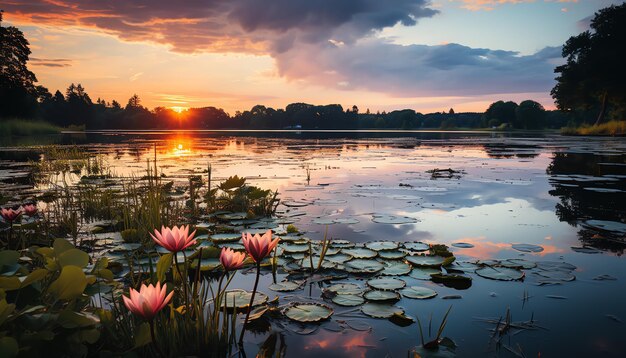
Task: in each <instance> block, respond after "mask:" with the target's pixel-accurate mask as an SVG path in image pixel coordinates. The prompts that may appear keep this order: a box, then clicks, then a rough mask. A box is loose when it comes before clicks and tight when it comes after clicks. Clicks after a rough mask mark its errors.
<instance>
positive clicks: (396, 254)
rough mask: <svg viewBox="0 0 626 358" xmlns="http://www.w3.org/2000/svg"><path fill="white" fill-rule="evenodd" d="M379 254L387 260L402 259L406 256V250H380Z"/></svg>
mask: <svg viewBox="0 0 626 358" xmlns="http://www.w3.org/2000/svg"><path fill="white" fill-rule="evenodd" d="M378 256H380V257H381V258H383V259H387V260H400V259H402V258H404V257H405V256H406V252H402V251H398V250H385V251H378Z"/></svg>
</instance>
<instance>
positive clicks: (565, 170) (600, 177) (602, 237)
mask: <svg viewBox="0 0 626 358" xmlns="http://www.w3.org/2000/svg"><path fill="white" fill-rule="evenodd" d="M610 163H614V164H621V165H611V164H610ZM625 163H626V155H619V156H602V155H595V154H592V153H559V152H557V153H554V158H553V160H552V163H551V164H550V165H549V166H548V168H547V170H546V172H547V174H549V175H554V176H556V177H553V178H551V179H550V183H551V184H552V185H553V187H554V189H553V190H551V191H550V192H549V193H550V195H553V196H556V197H558V198H559V199H560V202H559V203H558V204H557V205H556V215H557V216H558V217H559V219H560V220H561V221H565V222H567V223H568V224H570V225H572V226H578V227H579V228H580V231H579V232H578V235H579V237H580V239H581V240H582V241H583V242H584V243H585V244H588V245H592V246H594V247H598V248H603V249H610V250H611V251H616V252H623V250H624V243H626V238H625V237H624V234H619V233H615V232H609V231H606V230H602V229H599V228H591V227H585V226H581V224H583V223H584V222H585V221H587V220H606V221H615V222H621V223H624V222H626V178H616V177H612V175H616V176H620V175H625V174H626V166H625V165H624V164H625ZM607 164H608V165H607ZM592 177H595V178H592ZM607 179H608V180H607ZM586 188H587V189H586ZM589 188H597V189H599V190H603V189H608V190H621V191H620V192H616V191H613V192H601V191H594V190H589Z"/></svg>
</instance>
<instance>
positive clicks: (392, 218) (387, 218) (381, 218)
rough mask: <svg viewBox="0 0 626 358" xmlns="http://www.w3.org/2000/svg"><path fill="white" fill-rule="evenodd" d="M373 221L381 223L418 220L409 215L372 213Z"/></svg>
mask: <svg viewBox="0 0 626 358" xmlns="http://www.w3.org/2000/svg"><path fill="white" fill-rule="evenodd" d="M372 221H373V222H375V223H379V224H396V225H399V224H414V223H416V222H417V221H418V220H417V219H415V218H410V217H408V216H397V215H387V214H380V215H379V214H375V215H372Z"/></svg>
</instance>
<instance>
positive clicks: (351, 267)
mask: <svg viewBox="0 0 626 358" xmlns="http://www.w3.org/2000/svg"><path fill="white" fill-rule="evenodd" d="M383 268H384V265H383V264H382V263H380V262H378V261H375V260H360V259H358V260H352V261H348V262H346V264H345V269H346V271H348V272H351V273H375V272H378V271H382V269H383Z"/></svg>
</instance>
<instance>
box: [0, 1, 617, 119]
mask: <svg viewBox="0 0 626 358" xmlns="http://www.w3.org/2000/svg"><path fill="white" fill-rule="evenodd" d="M622 1H623V0H432V1H429V0H384V1H383V0H315V1H311V0H187V1H171V0H136V1H132V0H75V1H68V0H3V3H2V4H0V8H2V9H3V10H4V11H5V14H4V23H3V26H6V25H13V26H17V27H19V28H20V29H21V30H22V31H23V32H24V33H25V35H26V37H27V39H28V40H29V41H30V44H31V50H32V55H31V61H30V62H29V66H30V68H31V70H32V71H34V72H35V74H36V75H37V78H38V80H39V83H40V84H42V85H43V86H45V87H47V88H48V89H49V90H50V91H51V92H54V91H56V90H57V89H59V90H61V92H64V91H65V89H66V88H67V87H68V85H69V84H70V83H81V84H82V85H83V87H85V89H86V90H87V92H88V93H89V95H90V96H91V97H92V99H93V100H94V101H95V99H96V98H102V99H105V100H107V101H111V100H113V99H115V100H117V101H119V102H120V103H122V105H124V104H125V103H126V102H127V101H128V98H130V97H131V96H132V95H133V94H134V93H137V94H138V95H139V97H140V98H141V99H142V104H143V105H144V106H147V107H149V108H153V107H157V106H165V107H172V108H177V109H184V108H189V107H203V106H215V107H219V108H223V109H224V110H226V111H227V112H229V113H231V114H234V113H235V111H243V110H247V109H250V108H251V107H253V106H254V105H257V104H263V105H266V106H271V107H274V108H284V107H285V106H286V105H287V104H289V103H293V102H306V103H311V104H331V103H339V104H341V105H343V106H344V108H349V107H350V108H351V107H352V106H353V105H357V106H358V107H359V108H360V109H361V110H362V111H364V110H365V109H366V108H367V109H370V110H371V111H390V110H394V109H404V108H411V109H415V110H416V111H418V112H422V113H428V112H434V111H442V110H446V111H447V110H448V109H449V108H454V110H455V111H456V112H461V111H474V112H482V111H484V110H485V109H486V108H487V107H488V106H489V104H490V103H492V102H494V101H497V100H513V101H516V102H518V103H519V102H520V101H522V100H525V99H533V100H536V101H538V102H540V103H541V104H543V105H544V106H545V107H546V108H548V109H553V108H554V103H553V100H552V99H551V97H550V94H549V92H550V90H551V89H552V87H553V86H554V83H555V81H554V77H555V75H554V67H555V66H557V65H559V64H561V63H562V62H563V59H562V58H561V46H562V45H563V44H564V43H565V41H567V39H568V38H569V37H570V36H573V35H576V34H578V33H580V32H582V31H584V30H586V29H588V26H589V21H590V19H591V18H592V17H593V14H594V13H595V12H596V11H597V10H599V9H601V8H604V7H607V6H610V5H612V4H620V3H622Z"/></svg>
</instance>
